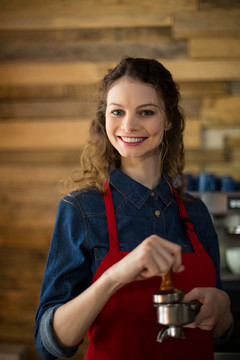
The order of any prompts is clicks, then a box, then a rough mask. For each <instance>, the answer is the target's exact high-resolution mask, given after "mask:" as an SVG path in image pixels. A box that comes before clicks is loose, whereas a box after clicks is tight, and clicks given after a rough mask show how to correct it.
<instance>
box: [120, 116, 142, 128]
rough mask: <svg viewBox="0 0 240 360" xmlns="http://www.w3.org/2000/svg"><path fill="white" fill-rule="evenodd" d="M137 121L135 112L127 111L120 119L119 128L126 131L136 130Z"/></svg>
mask: <svg viewBox="0 0 240 360" xmlns="http://www.w3.org/2000/svg"><path fill="white" fill-rule="evenodd" d="M138 127H139V125H138V121H137V116H136V115H135V114H131V113H127V114H126V115H125V116H124V118H123V119H122V124H121V129H122V130H123V131H125V132H126V133H130V132H132V131H135V130H138Z"/></svg>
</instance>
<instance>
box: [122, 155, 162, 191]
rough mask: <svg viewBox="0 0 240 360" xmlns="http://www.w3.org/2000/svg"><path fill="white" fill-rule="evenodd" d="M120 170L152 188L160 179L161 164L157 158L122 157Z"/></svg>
mask: <svg viewBox="0 0 240 360" xmlns="http://www.w3.org/2000/svg"><path fill="white" fill-rule="evenodd" d="M120 170H121V171H122V172H124V173H125V174H126V175H128V176H129V177H130V178H132V179H133V180H135V181H137V182H139V183H140V184H142V185H144V186H146V187H147V188H149V189H154V188H155V187H156V186H157V185H158V184H159V182H160V180H161V165H160V164H159V160H158V159H154V160H153V159H146V160H145V161H143V160H142V159H141V160H139V159H136V158H132V159H131V158H130V159H129V158H122V161H121V167H120Z"/></svg>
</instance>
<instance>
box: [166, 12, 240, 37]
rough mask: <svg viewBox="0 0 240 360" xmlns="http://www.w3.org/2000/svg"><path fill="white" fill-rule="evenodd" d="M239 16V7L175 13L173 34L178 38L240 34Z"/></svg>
mask: <svg viewBox="0 0 240 360" xmlns="http://www.w3.org/2000/svg"><path fill="white" fill-rule="evenodd" d="M239 16H240V10H239V9H234V10H232V9H225V10H214V11H199V12H194V13H192V12H179V13H176V15H175V21H174V26H173V34H174V37H175V38H176V39H182V38H193V37H207V38H208V37H215V36H216V37H219V36H221V37H227V36H231V37H232V36H233V37H235V36H239V35H240V24H239Z"/></svg>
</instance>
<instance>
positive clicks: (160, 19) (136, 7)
mask: <svg viewBox="0 0 240 360" xmlns="http://www.w3.org/2000/svg"><path fill="white" fill-rule="evenodd" d="M197 7H198V2H197V0H188V1H186V0H175V1H164V0H158V1H151V2H150V3H149V2H142V1H140V2H139V1H131V2H130V3H129V2H127V1H126V0H125V1H121V2H119V1H111V2H109V1H107V2H105V0H101V1H97V0H81V1H76V0H67V1H66V2H64V3H62V2H59V1H57V0H55V1H51V2H50V3H49V2H47V1H46V0H45V1H41V2H40V3H38V2H34V4H33V3H32V2H30V1H29V0H28V1H25V2H24V3H22V2H20V1H18V0H15V1H14V2H13V4H12V6H11V7H10V6H8V4H6V1H5V0H2V2H1V15H0V24H1V26H0V29H58V28H60V29H63V28H64V29H69V28H99V27H100V28H101V27H104V28H106V27H128V26H129V27H132V26H139V27H141V26H146V25H148V26H156V25H157V26H159V25H169V24H171V21H172V17H171V14H172V13H174V12H176V11H194V10H197ZM143 14H144V16H142V15H143Z"/></svg>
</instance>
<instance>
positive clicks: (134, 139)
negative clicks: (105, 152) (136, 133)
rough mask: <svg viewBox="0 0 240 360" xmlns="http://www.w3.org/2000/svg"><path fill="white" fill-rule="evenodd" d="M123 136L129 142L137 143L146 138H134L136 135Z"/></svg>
mask: <svg viewBox="0 0 240 360" xmlns="http://www.w3.org/2000/svg"><path fill="white" fill-rule="evenodd" d="M121 138H122V139H123V141H125V142H128V143H137V142H140V141H143V139H144V138H134V137H124V136H121Z"/></svg>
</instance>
